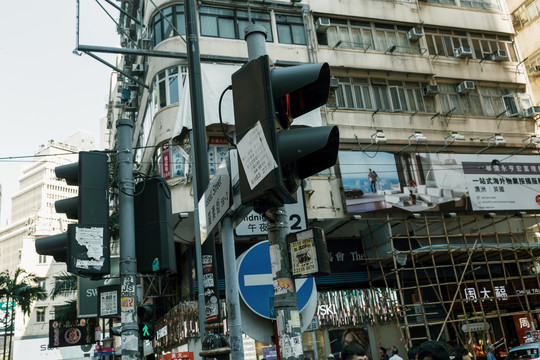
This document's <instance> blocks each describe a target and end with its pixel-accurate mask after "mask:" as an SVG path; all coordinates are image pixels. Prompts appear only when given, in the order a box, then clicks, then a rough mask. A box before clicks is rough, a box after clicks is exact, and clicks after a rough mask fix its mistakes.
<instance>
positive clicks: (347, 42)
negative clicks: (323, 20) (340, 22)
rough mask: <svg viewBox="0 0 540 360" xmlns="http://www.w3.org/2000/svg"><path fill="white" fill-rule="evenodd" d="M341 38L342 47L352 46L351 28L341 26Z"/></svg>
mask: <svg viewBox="0 0 540 360" xmlns="http://www.w3.org/2000/svg"><path fill="white" fill-rule="evenodd" d="M339 39H340V40H341V41H342V44H341V47H346V48H350V47H351V39H349V30H347V28H339Z"/></svg>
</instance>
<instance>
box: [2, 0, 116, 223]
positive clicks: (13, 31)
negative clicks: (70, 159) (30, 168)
mask: <svg viewBox="0 0 540 360" xmlns="http://www.w3.org/2000/svg"><path fill="white" fill-rule="evenodd" d="M99 1H100V3H101V4H102V5H103V7H105V8H106V9H107V10H108V11H109V13H110V14H111V15H112V16H113V17H114V19H115V20H116V21H118V12H117V11H116V10H115V9H114V8H112V7H111V6H110V5H108V4H107V3H105V2H104V1H103V0H99ZM76 10H77V1H76V0H50V1H43V0H29V1H24V2H21V1H3V2H2V5H0V33H1V34H2V40H1V41H0V75H1V76H0V79H1V81H2V83H1V84H0V184H1V185H2V207H1V214H0V215H1V219H0V228H1V227H3V226H4V225H5V224H6V219H7V218H8V217H9V211H10V204H11V196H12V195H13V194H14V193H15V192H16V191H18V190H19V184H18V179H19V177H20V176H21V169H22V166H24V165H25V164H28V161H31V159H13V160H6V158H10V157H18V156H28V155H33V154H34V153H35V152H36V151H37V149H38V146H39V145H40V144H46V143H47V142H48V141H49V140H50V139H54V140H58V141H64V140H66V139H67V138H68V137H69V136H70V135H72V134H74V133H75V132H77V131H78V130H87V131H90V132H92V133H94V134H95V138H96V143H97V144H98V145H99V141H100V136H99V131H100V125H99V124H100V119H101V118H103V117H104V116H105V115H106V110H105V103H106V101H107V99H108V94H109V83H110V74H111V71H112V70H111V69H110V68H109V67H108V66H106V65H104V64H102V63H100V62H99V61H97V60H95V59H93V58H91V57H90V56H88V55H85V54H83V55H82V56H77V55H74V54H73V50H74V49H75V46H76V29H77V27H76V14H77V12H76ZM118 43H119V35H118V33H117V32H116V25H115V24H114V22H113V21H112V20H111V19H110V18H109V16H108V15H107V14H106V13H105V12H104V11H103V9H102V8H101V7H100V6H99V4H98V3H97V1H95V0H81V1H80V28H79V44H83V45H99V46H112V47H118ZM96 55H98V56H100V57H102V58H103V59H105V60H107V61H108V62H110V63H112V64H115V55H110V54H96ZM75 161H76V160H75Z"/></svg>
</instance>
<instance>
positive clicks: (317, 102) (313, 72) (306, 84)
mask: <svg viewBox="0 0 540 360" xmlns="http://www.w3.org/2000/svg"><path fill="white" fill-rule="evenodd" d="M270 76H271V82H272V95H273V97H274V102H275V106H276V107H277V108H278V109H277V110H278V112H279V113H280V115H284V114H287V117H288V119H287V120H284V119H283V116H279V119H278V120H279V121H280V123H281V126H282V127H283V128H285V129H286V128H288V127H289V125H290V123H292V121H293V119H295V118H297V117H299V116H301V115H303V114H305V113H307V112H309V111H311V110H315V109H317V108H318V107H320V106H323V105H325V104H326V102H327V101H328V93H329V91H330V67H329V66H328V63H316V64H303V65H297V66H291V67H286V68H276V69H273V70H272V71H271V73H270Z"/></svg>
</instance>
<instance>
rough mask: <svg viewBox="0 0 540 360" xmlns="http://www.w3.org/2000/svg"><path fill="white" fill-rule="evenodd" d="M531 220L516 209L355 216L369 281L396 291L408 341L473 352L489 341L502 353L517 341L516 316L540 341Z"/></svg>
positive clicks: (539, 246)
mask: <svg viewBox="0 0 540 360" xmlns="http://www.w3.org/2000/svg"><path fill="white" fill-rule="evenodd" d="M538 220H539V218H538V216H537V215H536V214H527V213H523V212H519V213H506V214H495V213H486V214H482V213H464V214H456V213H447V214H445V213H443V212H438V213H427V212H426V213H417V214H410V215H408V216H406V217H392V215H391V214H390V213H388V214H386V215H385V217H379V218H372V219H362V222H363V224H362V225H361V229H363V230H361V231H362V240H363V244H364V252H365V255H366V259H367V269H368V272H370V274H371V275H370V287H371V288H372V289H377V288H381V287H386V288H388V289H394V290H395V291H396V292H397V294H398V301H397V306H398V308H397V309H396V311H400V313H401V316H399V317H396V322H397V324H398V325H399V328H400V329H401V333H402V336H403V339H404V340H405V343H406V344H407V346H408V347H409V348H410V347H412V346H415V345H419V344H420V343H422V342H424V341H427V340H440V341H446V342H448V343H450V344H455V345H459V346H463V347H465V348H468V349H469V351H470V352H471V353H473V354H474V355H475V357H482V356H484V355H485V349H486V348H487V347H488V346H489V345H495V346H496V347H498V350H500V351H501V352H504V351H507V349H508V347H509V346H513V345H517V344H519V342H522V343H523V342H524V339H519V338H518V337H520V335H522V334H519V333H518V332H517V330H516V326H514V324H515V322H516V321H518V322H520V324H521V325H520V326H522V327H525V328H526V330H528V331H529V332H528V334H527V336H530V337H531V338H532V339H531V340H540V339H538V333H537V332H536V329H538V323H539V320H540V316H539V313H540V279H539V275H538V273H539V272H540V260H539V256H540V241H539V237H540V233H538V225H539V224H538ZM527 326H528V328H527ZM379 337H380V334H379Z"/></svg>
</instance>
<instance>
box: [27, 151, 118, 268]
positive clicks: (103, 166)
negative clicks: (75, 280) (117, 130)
mask: <svg viewBox="0 0 540 360" xmlns="http://www.w3.org/2000/svg"><path fill="white" fill-rule="evenodd" d="M107 161H108V158H107V154H105V153H101V152H80V153H79V162H77V163H72V164H67V165H62V166H57V167H56V168H55V169H54V171H55V174H56V176H57V177H58V178H60V179H65V181H66V183H67V184H68V185H74V186H77V185H78V187H79V192H78V196H76V197H73V198H68V199H63V200H58V201H56V202H55V204H54V206H55V209H56V211H57V212H58V213H65V214H66V216H67V217H68V218H69V219H74V220H77V219H78V220H79V223H78V224H69V225H68V230H67V232H64V233H62V234H58V235H53V236H47V237H42V238H38V239H36V242H35V246H36V252H37V253H38V254H41V255H51V256H53V257H54V259H55V260H56V261H59V262H66V265H67V270H68V272H70V273H72V274H75V275H80V276H92V277H94V276H99V275H104V274H109V272H110V247H109V243H110V236H109V171H108V164H107Z"/></svg>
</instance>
